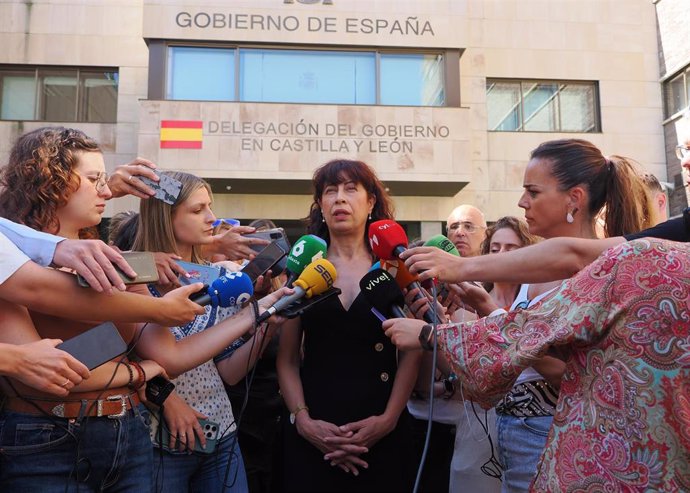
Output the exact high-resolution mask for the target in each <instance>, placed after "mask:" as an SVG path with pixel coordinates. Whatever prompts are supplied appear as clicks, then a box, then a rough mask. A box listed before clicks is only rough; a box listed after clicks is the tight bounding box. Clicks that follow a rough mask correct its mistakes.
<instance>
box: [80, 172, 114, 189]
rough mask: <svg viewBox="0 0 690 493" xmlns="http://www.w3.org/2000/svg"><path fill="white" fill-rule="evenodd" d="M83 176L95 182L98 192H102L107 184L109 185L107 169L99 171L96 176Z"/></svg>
mask: <svg viewBox="0 0 690 493" xmlns="http://www.w3.org/2000/svg"><path fill="white" fill-rule="evenodd" d="M82 176H83V177H84V178H86V179H87V180H89V181H90V182H91V183H92V184H93V186H94V187H95V188H96V191H97V192H98V193H100V192H102V191H103V190H104V189H105V187H106V185H108V173H106V172H105V171H101V172H99V173H98V174H97V175H96V176H88V175H82Z"/></svg>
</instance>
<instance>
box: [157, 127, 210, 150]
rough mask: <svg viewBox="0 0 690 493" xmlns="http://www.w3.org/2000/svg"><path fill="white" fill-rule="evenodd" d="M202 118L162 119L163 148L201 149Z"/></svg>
mask: <svg viewBox="0 0 690 493" xmlns="http://www.w3.org/2000/svg"><path fill="white" fill-rule="evenodd" d="M201 129H202V122H201V121H200V120H161V149H201V139H202V137H203V134H202V130H201Z"/></svg>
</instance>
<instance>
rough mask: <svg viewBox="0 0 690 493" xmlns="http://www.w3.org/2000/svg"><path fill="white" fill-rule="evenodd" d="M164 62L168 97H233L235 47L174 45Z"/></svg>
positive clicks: (195, 98)
mask: <svg viewBox="0 0 690 493" xmlns="http://www.w3.org/2000/svg"><path fill="white" fill-rule="evenodd" d="M168 65H169V67H168V88H167V98H168V99H186V100H197V101H198V100H201V101H232V100H233V99H235V50H230V49H219V48H185V47H177V46H175V47H172V48H170V52H169V57H168Z"/></svg>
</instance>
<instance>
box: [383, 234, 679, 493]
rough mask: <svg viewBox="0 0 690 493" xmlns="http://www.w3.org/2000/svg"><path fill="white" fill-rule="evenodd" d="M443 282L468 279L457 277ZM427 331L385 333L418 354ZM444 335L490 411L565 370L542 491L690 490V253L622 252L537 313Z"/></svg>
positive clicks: (410, 325) (672, 249)
mask: <svg viewBox="0 0 690 493" xmlns="http://www.w3.org/2000/svg"><path fill="white" fill-rule="evenodd" d="M414 254H415V252H413V256H414ZM511 255H513V256H516V255H517V253H516V254H511ZM418 258H419V257H418ZM415 260H416V259H415ZM413 261H414V260H413ZM435 273H436V274H437V275H438V274H440V275H439V278H440V279H441V280H442V281H450V282H454V281H458V280H461V277H459V276H458V275H457V273H456V272H454V271H453V270H451V269H447V268H446V269H442V270H441V271H438V270H437V271H436V272H435ZM422 324H423V322H420V321H417V320H412V319H405V320H402V319H396V320H389V321H387V322H384V329H385V330H386V335H388V336H389V337H391V338H392V340H393V342H394V343H395V344H396V345H397V346H398V347H399V348H400V349H411V348H414V347H419V346H420V340H422V341H423V342H424V343H425V344H426V343H427V342H428V341H430V338H431V337H432V336H433V333H431V332H430V331H424V330H422V331H421V333H420V327H421V326H422ZM436 335H437V337H438V343H439V348H440V350H442V351H443V352H444V354H445V355H446V356H447V357H448V358H449V360H451V362H452V364H453V366H454V368H455V370H456V372H457V374H458V376H459V378H460V380H461V381H462V382H463V385H464V388H465V391H466V392H467V393H468V394H469V395H471V396H472V399H473V400H476V401H478V402H480V403H481V404H482V405H484V406H487V407H488V406H491V405H494V404H495V403H496V402H497V401H498V400H500V399H501V398H502V397H503V396H504V395H505V393H506V392H507V391H508V390H509V389H510V388H511V386H512V385H513V383H514V381H515V380H516V378H517V377H518V375H519V374H520V373H521V372H522V370H523V369H525V368H527V367H529V366H531V365H532V364H533V363H534V361H535V360H536V359H538V358H540V357H542V356H543V355H546V354H551V355H556V356H558V358H559V359H562V360H563V361H565V363H566V371H565V374H564V376H563V380H562V383H561V388H560V396H559V400H558V406H557V409H556V415H555V417H554V421H553V426H552V428H551V430H550V432H549V436H548V439H547V444H546V449H545V451H544V454H543V455H542V460H541V462H540V464H539V468H538V471H537V476H536V478H535V479H534V481H533V482H532V484H531V487H530V489H531V491H557V492H568V491H579V492H589V491H626V492H627V491H689V490H690V464H689V462H688V457H690V246H688V245H687V244H685V243H683V244H681V243H673V242H668V241H665V240H656V239H654V240H652V239H641V240H635V241H632V242H629V243H625V244H623V245H619V246H617V247H615V248H613V249H610V250H607V251H606V252H605V253H604V254H603V255H602V256H600V257H599V258H598V259H597V260H596V261H595V262H594V263H592V264H591V265H589V266H588V267H586V268H585V269H584V270H582V271H580V272H579V273H578V274H577V275H576V276H575V277H573V278H572V279H569V280H567V281H565V282H564V283H563V284H562V285H561V286H560V287H559V288H558V289H557V290H556V291H555V292H554V293H552V294H551V295H549V296H548V297H547V298H546V299H545V300H543V301H542V302H541V303H540V304H538V305H536V306H535V307H533V308H530V309H528V310H523V311H516V312H510V313H507V314H502V315H498V316H495V317H488V318H484V319H481V320H479V321H476V322H469V323H466V324H454V325H443V326H439V328H438V330H437V332H436Z"/></svg>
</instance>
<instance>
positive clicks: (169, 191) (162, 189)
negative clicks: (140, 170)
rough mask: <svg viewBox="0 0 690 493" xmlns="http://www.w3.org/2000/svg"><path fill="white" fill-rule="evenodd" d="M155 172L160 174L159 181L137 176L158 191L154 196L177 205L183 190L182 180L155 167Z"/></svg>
mask: <svg viewBox="0 0 690 493" xmlns="http://www.w3.org/2000/svg"><path fill="white" fill-rule="evenodd" d="M153 172H154V173H156V174H157V175H158V178H160V180H159V181H153V180H152V179H150V178H147V177H145V176H137V178H139V179H140V180H141V181H142V182H144V183H145V184H146V185H148V186H149V187H151V188H153V189H154V190H155V191H156V195H154V196H153V197H152V198H154V199H158V200H162V201H163V202H165V203H166V204H170V205H175V202H176V201H177V197H179V196H180V192H181V191H182V182H180V181H177V180H176V179H175V178H171V177H170V176H168V175H165V174H162V173H160V171H159V170H157V169H154V170H153Z"/></svg>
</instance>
